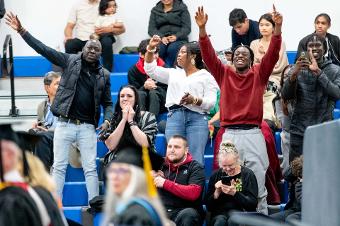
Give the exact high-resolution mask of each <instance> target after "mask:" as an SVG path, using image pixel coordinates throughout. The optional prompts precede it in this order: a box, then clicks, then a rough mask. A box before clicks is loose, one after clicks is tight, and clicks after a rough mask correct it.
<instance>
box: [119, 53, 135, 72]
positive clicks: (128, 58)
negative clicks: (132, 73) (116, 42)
mask: <svg viewBox="0 0 340 226" xmlns="http://www.w3.org/2000/svg"><path fill="white" fill-rule="evenodd" d="M138 58H139V55H138V54H114V60H113V70H114V72H128V71H129V69H130V67H131V66H132V65H134V64H135V63H136V62H137V61H138Z"/></svg>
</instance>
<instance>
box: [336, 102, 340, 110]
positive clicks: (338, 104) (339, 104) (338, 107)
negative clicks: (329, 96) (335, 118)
mask: <svg viewBox="0 0 340 226" xmlns="http://www.w3.org/2000/svg"><path fill="white" fill-rule="evenodd" d="M335 108H336V109H339V110H340V100H338V101H337V102H336V103H335Z"/></svg>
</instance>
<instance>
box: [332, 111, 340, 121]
mask: <svg viewBox="0 0 340 226" xmlns="http://www.w3.org/2000/svg"><path fill="white" fill-rule="evenodd" d="M333 118H334V119H340V109H334V111H333Z"/></svg>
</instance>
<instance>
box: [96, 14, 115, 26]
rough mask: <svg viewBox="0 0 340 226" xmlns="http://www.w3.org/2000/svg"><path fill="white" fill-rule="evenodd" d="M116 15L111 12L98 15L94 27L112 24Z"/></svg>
mask: <svg viewBox="0 0 340 226" xmlns="http://www.w3.org/2000/svg"><path fill="white" fill-rule="evenodd" d="M116 19H117V18H116V16H115V14H111V15H106V14H105V15H104V16H101V15H99V16H98V17H97V20H96V23H95V25H94V26H95V27H107V26H109V25H111V24H114V23H115V22H116Z"/></svg>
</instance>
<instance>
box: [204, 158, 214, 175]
mask: <svg viewBox="0 0 340 226" xmlns="http://www.w3.org/2000/svg"><path fill="white" fill-rule="evenodd" d="M213 161H214V155H204V170H205V178H206V179H209V178H210V176H211V173H212V166H213Z"/></svg>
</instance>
